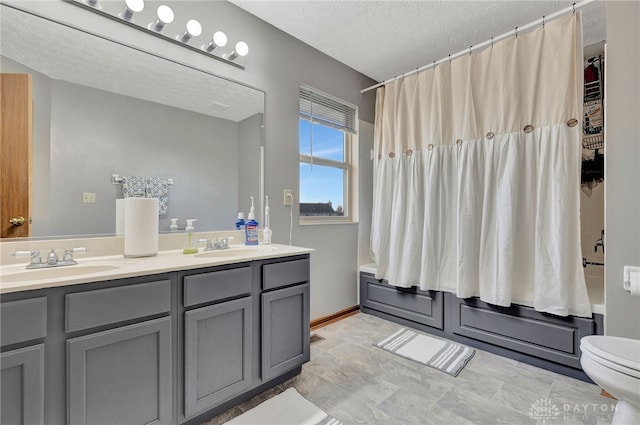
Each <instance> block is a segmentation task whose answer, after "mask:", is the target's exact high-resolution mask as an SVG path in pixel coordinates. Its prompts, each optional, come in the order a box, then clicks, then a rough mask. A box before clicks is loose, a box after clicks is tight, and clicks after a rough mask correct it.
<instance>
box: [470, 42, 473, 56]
mask: <svg viewBox="0 0 640 425" xmlns="http://www.w3.org/2000/svg"><path fill="white" fill-rule="evenodd" d="M472 47H473V44H472V45H471V46H469V56H471V48H472Z"/></svg>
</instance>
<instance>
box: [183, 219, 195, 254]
mask: <svg viewBox="0 0 640 425" xmlns="http://www.w3.org/2000/svg"><path fill="white" fill-rule="evenodd" d="M194 221H198V219H196V218H188V219H187V227H186V228H185V229H184V230H186V231H187V237H186V239H185V241H184V249H183V250H182V253H183V254H197V253H198V247H197V246H196V240H195V238H194V235H193V231H194V230H195V228H194V227H193V222H194Z"/></svg>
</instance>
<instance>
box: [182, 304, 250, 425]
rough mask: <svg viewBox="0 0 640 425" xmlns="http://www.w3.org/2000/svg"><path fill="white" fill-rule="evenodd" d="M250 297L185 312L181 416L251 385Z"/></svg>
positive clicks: (190, 413)
mask: <svg viewBox="0 0 640 425" xmlns="http://www.w3.org/2000/svg"><path fill="white" fill-rule="evenodd" d="M251 320H252V314H251V297H245V298H240V299H237V300H233V301H228V302H224V303H220V304H215V305H212V306H208V307H202V308H198V309H195V310H191V311H188V312H186V313H185V348H184V349H185V356H184V358H185V416H187V417H189V416H191V415H193V414H195V413H198V412H201V411H203V410H206V409H209V408H211V407H214V406H215V405H217V404H219V403H220V402H222V401H224V400H227V399H229V398H231V397H233V396H235V395H238V394H240V393H242V392H243V391H244V390H245V389H247V388H249V387H250V386H251V353H252V347H251V341H252V338H251V330H252V326H251V323H252V322H251Z"/></svg>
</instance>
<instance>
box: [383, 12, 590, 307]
mask: <svg viewBox="0 0 640 425" xmlns="http://www.w3.org/2000/svg"><path fill="white" fill-rule="evenodd" d="M581 76H582V32H581V21H580V14H579V13H576V14H572V15H568V16H565V17H562V18H559V19H557V20H555V21H553V22H550V23H547V24H546V25H544V26H543V27H540V28H538V29H536V30H533V31H531V32H529V33H526V34H519V35H518V36H517V37H513V38H510V39H507V40H504V41H501V42H499V43H496V44H495V45H493V46H491V47H489V48H487V49H485V50H483V51H481V52H478V53H473V54H470V55H465V56H464V57H460V58H459V59H455V60H452V61H450V62H448V63H445V64H441V65H438V66H436V67H435V68H431V69H429V70H426V71H423V72H420V73H418V74H414V75H412V76H410V77H406V78H404V79H400V80H396V81H395V82H393V83H391V84H388V85H386V86H385V87H382V88H379V89H378V92H377V98H376V125H375V154H376V155H375V165H374V202H373V205H374V207H373V217H372V231H371V236H372V237H371V244H372V254H373V256H374V258H375V260H376V264H377V271H376V278H378V279H387V280H388V281H389V283H390V284H392V285H395V286H401V287H409V286H418V287H420V288H421V289H433V290H442V291H448V292H452V293H455V294H456V295H457V296H458V297H461V298H467V297H472V296H479V297H480V299H481V300H483V301H485V302H488V303H491V304H495V305H500V306H508V305H510V304H511V303H517V304H522V305H527V306H531V307H534V308H535V309H536V310H538V311H542V312H548V313H552V314H555V315H560V316H566V315H576V316H585V317H590V316H591V307H590V304H589V299H588V295H587V290H586V285H585V280H584V274H583V271H582V263H581V259H582V253H581V249H580V211H579V208H580V198H579V190H580V158H581V144H580V141H581V130H580V129H581V126H580V125H576V124H578V123H579V120H580V118H581V114H582V112H581V111H582V79H581Z"/></svg>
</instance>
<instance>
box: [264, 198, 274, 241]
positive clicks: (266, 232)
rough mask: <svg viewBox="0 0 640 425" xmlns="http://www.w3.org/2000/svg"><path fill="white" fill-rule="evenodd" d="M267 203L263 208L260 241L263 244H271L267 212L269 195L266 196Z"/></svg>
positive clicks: (271, 234) (268, 214)
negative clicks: (262, 225)
mask: <svg viewBox="0 0 640 425" xmlns="http://www.w3.org/2000/svg"><path fill="white" fill-rule="evenodd" d="M266 198H267V202H266V205H265V207H264V230H263V231H262V241H263V242H264V243H265V244H269V243H271V236H273V231H272V230H271V228H270V227H269V226H270V224H271V220H270V211H269V195H266Z"/></svg>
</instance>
